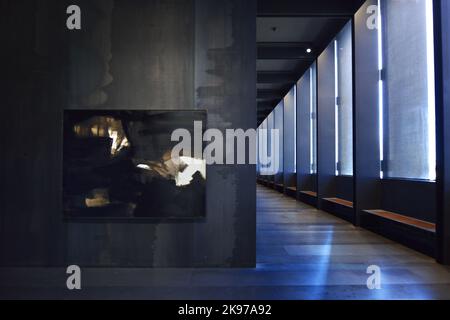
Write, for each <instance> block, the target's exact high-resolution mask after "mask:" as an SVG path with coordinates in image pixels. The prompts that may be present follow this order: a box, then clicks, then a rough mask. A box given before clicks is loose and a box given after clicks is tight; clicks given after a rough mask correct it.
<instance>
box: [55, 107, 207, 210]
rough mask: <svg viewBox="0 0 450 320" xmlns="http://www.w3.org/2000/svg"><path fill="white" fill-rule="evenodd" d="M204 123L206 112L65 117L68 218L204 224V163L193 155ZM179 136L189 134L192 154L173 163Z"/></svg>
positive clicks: (82, 112)
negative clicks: (201, 221)
mask: <svg viewBox="0 0 450 320" xmlns="http://www.w3.org/2000/svg"><path fill="white" fill-rule="evenodd" d="M206 118H207V114H206V111H203V110H195V111H186V110H180V111H140V110H123V111H117V110H66V111H64V134H63V138H64V152H63V205H64V214H65V217H66V218H83V219H84V218H94V219H98V218H107V219H111V218H117V219H120V218H125V219H142V218H150V219H151V218H155V219H184V218H202V217H204V216H205V211H206V210H205V202H206V162H205V160H204V159H203V158H202V156H201V155H200V154H194V141H195V139H194V136H195V134H198V132H195V131H196V130H199V129H200V130H201V132H200V134H201V135H202V134H203V132H204V130H205V125H206ZM177 129H181V130H182V132H185V133H189V135H190V136H189V140H187V141H188V144H191V148H190V149H191V150H190V151H189V150H188V151H187V150H185V149H188V148H185V149H183V150H182V152H181V153H179V156H176V157H175V156H174V155H173V153H172V151H173V148H174V147H175V146H177V145H179V143H180V141H181V140H176V139H174V140H176V141H172V139H171V138H172V133H173V132H174V131H175V130H177ZM178 139H180V138H179V137H178ZM184 142H186V141H184ZM191 151H192V152H191Z"/></svg>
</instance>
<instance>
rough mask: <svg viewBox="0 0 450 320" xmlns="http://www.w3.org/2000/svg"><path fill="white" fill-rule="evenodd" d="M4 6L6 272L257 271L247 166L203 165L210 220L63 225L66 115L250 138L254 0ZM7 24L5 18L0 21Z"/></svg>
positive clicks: (251, 171)
mask: <svg viewBox="0 0 450 320" xmlns="http://www.w3.org/2000/svg"><path fill="white" fill-rule="evenodd" d="M72 3H74V4H79V5H80V7H81V8H82V23H83V24H82V30H80V31H68V30H67V29H66V28H65V25H66V17H67V15H66V13H65V11H66V7H67V5H68V3H65V2H64V1H51V0H47V1H2V4H1V6H2V7H1V9H2V11H3V10H5V11H6V12H9V14H8V17H7V18H6V19H5V20H3V19H2V20H3V21H2V23H4V24H6V27H7V28H8V30H14V32H11V33H9V35H8V36H7V39H6V42H7V44H8V46H7V49H5V52H3V53H2V54H3V55H4V54H6V57H5V58H3V59H2V60H3V63H4V64H5V66H4V70H6V72H5V74H4V77H3V79H2V87H3V88H6V89H7V90H6V92H7V95H6V97H5V98H4V99H3V102H2V106H1V108H0V110H1V111H0V112H1V118H0V121H1V126H0V130H1V131H0V139H1V146H2V155H1V157H0V173H1V182H0V183H1V190H2V192H1V195H0V197H1V198H0V206H1V207H0V209H1V213H0V228H1V229H0V231H1V233H0V237H1V238H0V246H1V247H0V249H1V250H0V263H1V264H2V265H39V266H42V265H49V266H52V265H65V264H72V263H74V264H78V265H81V266H152V267H215V266H220V267H253V266H254V265H255V252H256V244H255V233H256V231H255V230H256V213H255V211H256V208H255V207H256V204H255V202H256V199H255V197H256V195H255V179H256V178H255V167H254V166H251V165H250V166H210V167H209V168H208V177H207V212H206V216H207V217H206V219H204V220H196V221H187V222H183V223H179V222H172V223H167V222H166V223H158V222H154V223H150V222H148V223H134V222H129V223H117V222H107V223H104V222H93V223H86V222H83V223H81V222H73V221H64V220H63V216H62V212H61V211H62V201H61V192H62V190H61V187H62V181H61V180H62V174H61V171H62V143H63V142H62V138H61V131H62V115H63V110H64V109H148V110H166V109H171V110H174V109H206V110H207V111H208V127H213V128H219V129H226V128H243V129H248V128H255V127H256V103H255V101H256V89H255V87H256V86H255V82H256V71H255V70H256V66H255V64H256V49H255V46H256V45H255V42H256V40H255V36H256V35H255V23H256V22H255V14H256V3H255V1H253V0H250V1H240V0H220V1H217V0H214V1H211V0H164V1H162V0H160V1H157V0H152V1H138V0H102V1H72V2H71V3H70V4H72ZM5 11H3V12H5Z"/></svg>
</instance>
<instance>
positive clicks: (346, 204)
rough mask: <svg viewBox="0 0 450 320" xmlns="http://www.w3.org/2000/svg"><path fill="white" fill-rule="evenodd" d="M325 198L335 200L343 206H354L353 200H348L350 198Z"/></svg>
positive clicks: (330, 200) (334, 201)
mask: <svg viewBox="0 0 450 320" xmlns="http://www.w3.org/2000/svg"><path fill="white" fill-rule="evenodd" d="M323 200H325V201H329V202H333V203H336V204H340V205H341V206H345V207H348V208H353V202H351V201H348V200H344V199H340V198H324V199H323Z"/></svg>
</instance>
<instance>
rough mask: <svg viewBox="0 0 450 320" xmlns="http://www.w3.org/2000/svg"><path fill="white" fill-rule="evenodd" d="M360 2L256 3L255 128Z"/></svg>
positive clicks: (274, 0) (261, 0)
mask: <svg viewBox="0 0 450 320" xmlns="http://www.w3.org/2000/svg"><path fill="white" fill-rule="evenodd" d="M364 1H365V0H258V13H257V18H256V19H257V20H256V26H257V36H256V39H257V52H258V57H257V59H258V60H257V63H256V65H257V75H258V77H257V92H258V94H257V106H258V108H257V111H258V125H259V124H260V123H261V122H262V121H263V120H264V119H265V118H266V117H267V115H268V114H269V113H270V112H271V111H272V110H273V109H274V108H275V107H276V105H277V104H278V103H279V102H280V100H281V99H283V97H284V96H285V95H286V94H287V92H288V91H289V90H290V89H291V88H292V86H293V85H294V84H295V83H296V82H297V80H298V79H300V77H301V76H302V75H303V74H304V72H305V71H306V70H307V69H308V68H309V66H310V65H311V64H312V63H313V62H314V60H315V59H317V57H318V55H319V54H320V53H321V52H322V51H323V50H324V49H325V48H326V47H327V45H328V44H329V43H330V41H332V40H333V38H334V37H335V36H336V34H337V33H338V32H339V31H340V30H341V29H342V27H343V26H344V25H345V23H346V22H347V21H348V20H349V19H351V18H352V17H353V15H354V14H355V12H356V11H357V10H358V9H359V8H360V7H361V5H362V4H363V3H364ZM307 49H311V52H309V53H308V52H307Z"/></svg>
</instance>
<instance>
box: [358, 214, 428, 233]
mask: <svg viewBox="0 0 450 320" xmlns="http://www.w3.org/2000/svg"><path fill="white" fill-rule="evenodd" d="M365 212H367V213H368V214H371V215H375V216H378V217H381V218H384V219H388V220H392V221H396V222H398V223H402V224H406V225H408V226H411V227H415V228H419V229H423V230H425V231H429V232H433V233H436V224H434V223H431V222H427V221H423V220H419V219H415V218H411V217H408V216H404V215H401V214H398V213H394V212H390V211H385V210H365Z"/></svg>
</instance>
